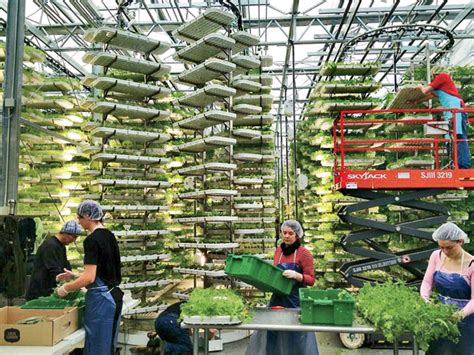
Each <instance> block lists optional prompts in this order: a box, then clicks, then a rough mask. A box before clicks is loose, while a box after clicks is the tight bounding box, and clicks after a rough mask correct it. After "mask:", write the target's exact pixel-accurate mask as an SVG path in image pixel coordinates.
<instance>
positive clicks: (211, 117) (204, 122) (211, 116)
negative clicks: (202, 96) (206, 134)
mask: <svg viewBox="0 0 474 355" xmlns="http://www.w3.org/2000/svg"><path fill="white" fill-rule="evenodd" d="M236 116H237V115H236V114H235V113H232V112H225V111H219V110H210V111H206V112H204V113H201V114H199V115H197V116H193V117H190V118H186V119H184V120H182V121H179V122H176V123H175V124H174V125H175V126H177V127H181V128H187V129H193V130H203V129H205V128H208V127H212V126H215V125H217V124H221V123H225V122H230V121H232V120H234V119H235V118H236Z"/></svg>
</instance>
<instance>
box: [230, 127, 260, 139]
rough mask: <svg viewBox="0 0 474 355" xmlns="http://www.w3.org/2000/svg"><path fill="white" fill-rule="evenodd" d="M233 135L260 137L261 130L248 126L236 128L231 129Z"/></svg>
mask: <svg viewBox="0 0 474 355" xmlns="http://www.w3.org/2000/svg"><path fill="white" fill-rule="evenodd" d="M232 135H233V136H234V137H243V138H261V137H262V132H260V131H259V130H255V129H249V128H238V129H234V130H233V131H232Z"/></svg>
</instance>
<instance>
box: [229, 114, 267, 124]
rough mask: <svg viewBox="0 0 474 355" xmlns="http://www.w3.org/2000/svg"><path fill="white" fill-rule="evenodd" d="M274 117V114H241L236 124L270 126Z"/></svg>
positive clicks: (235, 121)
mask: <svg viewBox="0 0 474 355" xmlns="http://www.w3.org/2000/svg"><path fill="white" fill-rule="evenodd" d="M273 119H274V118H273V115H255V116H240V117H237V118H236V119H235V120H234V126H268V125H271V124H272V123H273Z"/></svg>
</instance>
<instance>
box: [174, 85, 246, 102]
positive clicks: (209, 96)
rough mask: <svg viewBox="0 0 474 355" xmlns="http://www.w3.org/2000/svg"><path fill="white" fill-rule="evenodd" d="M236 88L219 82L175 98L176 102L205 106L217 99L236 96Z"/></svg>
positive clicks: (221, 99)
mask: <svg viewBox="0 0 474 355" xmlns="http://www.w3.org/2000/svg"><path fill="white" fill-rule="evenodd" d="M236 92H237V91H236V90H235V89H233V88H229V87H227V86H223V85H219V84H211V85H208V86H205V87H203V88H202V89H199V90H196V91H194V92H193V93H191V94H189V95H187V96H184V97H181V98H179V99H176V100H175V103H176V104H179V105H183V106H190V107H205V106H208V105H210V104H212V103H214V102H216V101H223V100H224V99H226V98H228V97H231V96H234V95H235V94H236Z"/></svg>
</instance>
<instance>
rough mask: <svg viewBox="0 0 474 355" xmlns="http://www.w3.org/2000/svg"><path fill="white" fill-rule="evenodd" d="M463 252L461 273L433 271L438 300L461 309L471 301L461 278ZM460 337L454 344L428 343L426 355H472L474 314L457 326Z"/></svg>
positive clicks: (473, 351) (469, 288)
mask: <svg viewBox="0 0 474 355" xmlns="http://www.w3.org/2000/svg"><path fill="white" fill-rule="evenodd" d="M463 264H464V252H463V255H462V259H461V273H460V274H458V273H451V272H449V273H448V272H441V271H439V270H437V271H435V273H434V274H433V279H434V286H435V287H436V290H437V291H438V292H439V294H440V295H439V299H440V301H441V302H442V303H444V304H452V305H455V306H456V307H458V308H459V309H462V308H464V307H465V306H466V304H467V303H468V302H469V301H470V300H471V287H470V286H469V284H468V283H467V281H466V280H465V279H464V277H463V276H462V267H463ZM458 326H459V331H460V332H461V337H460V339H459V343H457V344H455V343H453V342H452V341H450V340H449V339H446V338H439V339H437V340H435V341H433V342H431V343H430V347H429V349H428V351H427V352H426V355H457V354H458V355H473V354H474V314H471V315H469V316H467V317H466V318H464V319H463V320H462V321H461V322H460V323H459V324H458Z"/></svg>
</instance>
